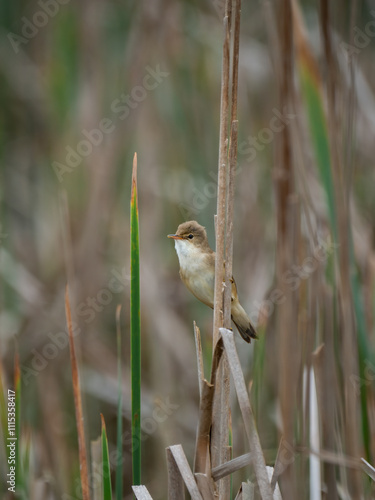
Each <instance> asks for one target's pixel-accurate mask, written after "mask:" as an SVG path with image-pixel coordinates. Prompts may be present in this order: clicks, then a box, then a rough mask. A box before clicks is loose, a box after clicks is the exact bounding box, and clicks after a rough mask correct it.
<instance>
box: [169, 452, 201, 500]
mask: <svg viewBox="0 0 375 500" xmlns="http://www.w3.org/2000/svg"><path fill="white" fill-rule="evenodd" d="M167 460H168V486H169V485H170V482H169V477H170V473H171V474H172V475H173V477H172V478H171V479H172V480H171V486H172V491H168V498H169V500H172V499H173V500H174V499H176V500H180V499H181V498H184V497H181V492H182V490H181V482H180V481H179V480H178V479H177V477H176V475H180V476H181V478H182V479H183V482H184V483H185V485H186V488H187V490H188V492H189V493H190V496H191V498H192V500H203V499H202V496H201V494H200V492H199V489H198V485H197V483H196V481H195V479H194V475H193V473H192V471H191V469H190V466H189V463H188V461H187V458H186V455H185V453H184V450H183V449H182V446H181V445H180V444H176V445H174V446H169V447H168V448H167ZM173 461H174V463H175V464H176V467H173V466H172V467H170V464H171V462H173ZM175 486H178V488H179V489H178V490H177V489H175ZM176 494H178V496H176Z"/></svg>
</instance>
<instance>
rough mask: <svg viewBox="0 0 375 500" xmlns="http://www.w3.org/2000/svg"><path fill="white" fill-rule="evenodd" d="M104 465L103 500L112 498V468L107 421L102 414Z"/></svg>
mask: <svg viewBox="0 0 375 500" xmlns="http://www.w3.org/2000/svg"><path fill="white" fill-rule="evenodd" d="M100 418H101V419H102V466H103V500H112V489H111V468H110V465H109V453H108V440H107V432H106V428H105V421H104V417H103V415H102V414H100Z"/></svg>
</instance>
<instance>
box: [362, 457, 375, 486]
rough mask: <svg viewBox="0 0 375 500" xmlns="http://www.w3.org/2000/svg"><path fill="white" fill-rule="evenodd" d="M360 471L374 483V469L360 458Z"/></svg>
mask: <svg viewBox="0 0 375 500" xmlns="http://www.w3.org/2000/svg"><path fill="white" fill-rule="evenodd" d="M361 462H362V469H363V471H364V472H366V474H367V475H368V476H370V477H371V479H372V480H373V481H375V468H374V467H373V466H372V465H371V464H369V463H368V462H367V460H365V459H364V458H361Z"/></svg>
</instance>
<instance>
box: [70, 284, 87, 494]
mask: <svg viewBox="0 0 375 500" xmlns="http://www.w3.org/2000/svg"><path fill="white" fill-rule="evenodd" d="M65 314H66V323H67V326H68V332H69V349H70V362H71V365H72V381H73V395H74V408H75V412H76V424H77V434H78V449H79V464H80V475H81V488H82V498H83V500H90V487H89V475H88V467H87V453H86V440H85V429H84V425H83V421H84V418H83V410H82V400H81V388H80V381H79V371H78V363H77V358H76V352H75V347H74V336H73V326H72V315H71V310H70V302H69V290H68V285H66V288H65Z"/></svg>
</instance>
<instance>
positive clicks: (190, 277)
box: [175, 240, 215, 307]
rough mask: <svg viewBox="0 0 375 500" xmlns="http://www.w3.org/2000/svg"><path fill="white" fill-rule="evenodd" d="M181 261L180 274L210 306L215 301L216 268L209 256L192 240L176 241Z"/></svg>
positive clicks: (190, 288) (191, 288) (189, 286)
mask: <svg viewBox="0 0 375 500" xmlns="http://www.w3.org/2000/svg"><path fill="white" fill-rule="evenodd" d="M175 248H176V252H177V255H178V260H179V262H180V275H181V279H182V281H183V282H184V283H185V285H186V286H187V287H188V288H189V290H190V291H191V292H192V293H193V294H194V295H195V296H196V297H197V299H199V300H201V301H202V302H204V303H205V304H207V305H208V306H209V307H213V303H214V283H215V269H214V265H212V263H210V262H208V260H207V256H206V255H205V254H202V252H201V250H200V249H199V248H196V247H195V246H193V245H192V244H191V243H190V242H187V241H183V240H176V241H175Z"/></svg>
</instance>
